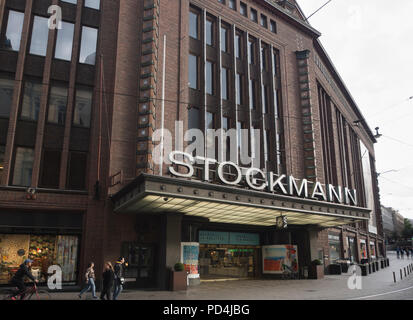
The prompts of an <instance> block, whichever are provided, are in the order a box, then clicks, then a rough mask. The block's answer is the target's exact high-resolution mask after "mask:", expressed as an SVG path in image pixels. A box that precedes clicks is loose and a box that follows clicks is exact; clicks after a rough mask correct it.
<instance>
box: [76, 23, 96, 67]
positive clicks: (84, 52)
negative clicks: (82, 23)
mask: <svg viewBox="0 0 413 320" xmlns="http://www.w3.org/2000/svg"><path fill="white" fill-rule="evenodd" d="M97 42H98V29H95V28H89V27H82V39H81V42H80V55H79V62H80V63H85V64H90V65H95V62H96V48H97Z"/></svg>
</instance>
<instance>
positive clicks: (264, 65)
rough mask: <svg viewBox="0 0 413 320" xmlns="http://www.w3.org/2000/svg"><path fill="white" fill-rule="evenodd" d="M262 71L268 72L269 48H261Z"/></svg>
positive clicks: (264, 46)
mask: <svg viewBox="0 0 413 320" xmlns="http://www.w3.org/2000/svg"><path fill="white" fill-rule="evenodd" d="M261 70H267V47H266V45H263V46H262V47H261Z"/></svg>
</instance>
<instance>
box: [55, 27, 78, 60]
mask: <svg viewBox="0 0 413 320" xmlns="http://www.w3.org/2000/svg"><path fill="white" fill-rule="evenodd" d="M74 30H75V25H74V24H73V23H69V22H64V21H63V22H62V29H59V30H58V31H57V40H56V48H55V54H54V57H55V58H56V59H61V60H66V61H70V60H71V59H72V49H73V35H74Z"/></svg>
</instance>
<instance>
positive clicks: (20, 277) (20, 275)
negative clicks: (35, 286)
mask: <svg viewBox="0 0 413 320" xmlns="http://www.w3.org/2000/svg"><path fill="white" fill-rule="evenodd" d="M25 277H28V278H29V279H31V280H32V281H34V280H35V279H34V277H33V275H32V273H31V272H30V270H29V268H28V267H27V266H26V265H25V264H22V265H20V268H19V270H17V272H16V273H15V275H14V277H13V278H12V280H14V281H18V282H23V281H24V278H25Z"/></svg>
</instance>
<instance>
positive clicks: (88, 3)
mask: <svg viewBox="0 0 413 320" xmlns="http://www.w3.org/2000/svg"><path fill="white" fill-rule="evenodd" d="M85 7H86V8H92V9H96V10H99V9H100V0H85Z"/></svg>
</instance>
